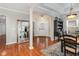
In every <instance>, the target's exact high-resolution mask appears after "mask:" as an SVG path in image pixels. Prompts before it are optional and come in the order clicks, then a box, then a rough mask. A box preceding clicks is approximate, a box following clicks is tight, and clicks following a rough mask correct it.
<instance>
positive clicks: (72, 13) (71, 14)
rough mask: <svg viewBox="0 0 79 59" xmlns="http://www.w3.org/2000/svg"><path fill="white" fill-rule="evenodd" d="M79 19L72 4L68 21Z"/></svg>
mask: <svg viewBox="0 0 79 59" xmlns="http://www.w3.org/2000/svg"><path fill="white" fill-rule="evenodd" d="M76 17H77V14H76V13H74V12H73V8H72V4H71V8H70V13H69V14H68V15H67V18H68V19H75V18H76Z"/></svg>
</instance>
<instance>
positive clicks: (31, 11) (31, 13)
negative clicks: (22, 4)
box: [29, 8, 33, 49]
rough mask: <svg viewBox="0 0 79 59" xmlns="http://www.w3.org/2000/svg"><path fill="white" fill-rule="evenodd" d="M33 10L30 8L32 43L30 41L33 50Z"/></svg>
mask: <svg viewBox="0 0 79 59" xmlns="http://www.w3.org/2000/svg"><path fill="white" fill-rule="evenodd" d="M32 15H33V8H30V34H29V35H30V41H29V49H33V17H32Z"/></svg>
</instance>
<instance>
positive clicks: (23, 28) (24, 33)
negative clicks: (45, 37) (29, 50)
mask: <svg viewBox="0 0 79 59" xmlns="http://www.w3.org/2000/svg"><path fill="white" fill-rule="evenodd" d="M17 24H18V39H17V42H18V43H23V42H28V43H29V21H28V20H18V21H17Z"/></svg>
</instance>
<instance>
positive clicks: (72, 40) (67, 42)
mask: <svg viewBox="0 0 79 59" xmlns="http://www.w3.org/2000/svg"><path fill="white" fill-rule="evenodd" d="M63 37H64V56H66V53H71V54H74V55H78V54H79V48H78V47H77V36H73V35H64V36H63Z"/></svg>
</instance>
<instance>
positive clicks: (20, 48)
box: [0, 40, 56, 56]
mask: <svg viewBox="0 0 79 59" xmlns="http://www.w3.org/2000/svg"><path fill="white" fill-rule="evenodd" d="M54 43H56V42H55V41H51V40H49V41H48V45H52V44H54ZM28 46H29V44H28V43H20V44H11V45H7V46H5V48H4V49H3V50H0V56H44V55H43V54H42V53H41V52H40V50H41V49H44V48H46V47H45V40H40V43H39V44H36V40H34V49H32V50H30V49H29V47H28Z"/></svg>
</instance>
